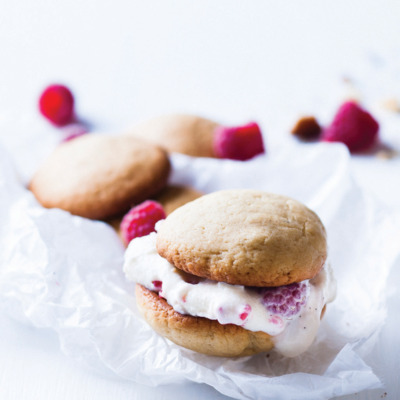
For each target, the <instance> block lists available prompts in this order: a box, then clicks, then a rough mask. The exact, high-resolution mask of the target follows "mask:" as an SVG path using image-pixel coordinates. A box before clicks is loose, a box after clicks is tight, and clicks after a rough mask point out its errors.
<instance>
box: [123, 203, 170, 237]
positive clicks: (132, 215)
mask: <svg viewBox="0 0 400 400" xmlns="http://www.w3.org/2000/svg"><path fill="white" fill-rule="evenodd" d="M165 217H166V215H165V212H164V209H163V208H162V206H161V204H160V203H157V202H156V201H153V200H146V201H144V202H143V203H141V204H139V205H138V206H136V207H133V208H132V209H131V210H130V211H129V212H128V213H127V214H126V215H125V216H124V218H123V219H122V221H121V235H122V238H123V240H124V242H125V243H126V244H128V243H129V242H130V241H131V240H132V239H133V238H135V237H140V236H145V235H148V234H149V233H151V232H154V230H155V229H154V227H155V225H156V222H158V221H159V220H160V219H164V218H165Z"/></svg>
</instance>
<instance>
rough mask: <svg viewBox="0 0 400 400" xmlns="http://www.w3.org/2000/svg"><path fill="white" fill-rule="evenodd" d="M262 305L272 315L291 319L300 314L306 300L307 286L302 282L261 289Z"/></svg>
mask: <svg viewBox="0 0 400 400" xmlns="http://www.w3.org/2000/svg"><path fill="white" fill-rule="evenodd" d="M261 293H262V295H263V299H262V303H263V305H264V306H265V307H266V309H267V310H268V311H269V312H270V313H272V314H278V315H281V316H283V317H291V316H293V315H296V314H298V313H299V312H300V310H301V308H302V307H303V306H304V304H305V303H306V300H307V285H306V284H305V283H304V282H300V283H292V284H291V285H287V286H278V287H271V288H263V289H262V292H261Z"/></svg>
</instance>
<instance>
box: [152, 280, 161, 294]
mask: <svg viewBox="0 0 400 400" xmlns="http://www.w3.org/2000/svg"><path fill="white" fill-rule="evenodd" d="M151 283H152V284H153V290H154V291H155V292H161V290H162V282H161V281H152V282H151Z"/></svg>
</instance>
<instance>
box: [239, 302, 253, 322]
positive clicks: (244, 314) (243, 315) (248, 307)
mask: <svg viewBox="0 0 400 400" xmlns="http://www.w3.org/2000/svg"><path fill="white" fill-rule="evenodd" d="M250 313H251V305H250V304H246V305H245V306H244V309H243V312H241V313H240V314H239V318H240V319H241V320H242V321H245V320H246V319H247V317H248V316H249V314H250Z"/></svg>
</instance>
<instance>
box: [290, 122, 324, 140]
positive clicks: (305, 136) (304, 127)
mask: <svg viewBox="0 0 400 400" xmlns="http://www.w3.org/2000/svg"><path fill="white" fill-rule="evenodd" d="M291 132H292V134H293V135H294V136H296V137H298V138H299V139H301V140H313V139H317V138H318V136H319V135H320V133H321V126H320V125H319V123H318V121H317V120H316V119H315V117H302V118H300V119H299V120H298V121H297V122H296V125H295V126H294V127H293V128H292V130H291Z"/></svg>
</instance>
